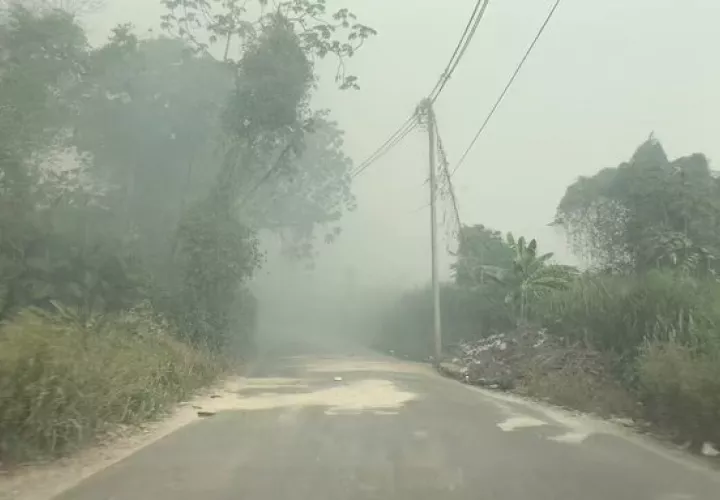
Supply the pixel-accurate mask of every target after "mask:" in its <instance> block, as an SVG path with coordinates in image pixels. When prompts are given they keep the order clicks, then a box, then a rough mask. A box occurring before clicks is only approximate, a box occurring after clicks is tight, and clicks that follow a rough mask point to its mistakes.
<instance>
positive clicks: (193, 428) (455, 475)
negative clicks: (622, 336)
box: [59, 349, 720, 500]
mask: <svg viewBox="0 0 720 500" xmlns="http://www.w3.org/2000/svg"><path fill="white" fill-rule="evenodd" d="M290 351H292V349H290ZM300 351H302V350H297V349H296V350H295V352H280V351H276V352H270V353H269V355H268V358H267V360H266V362H265V363H264V364H262V366H263V368H262V370H259V371H256V373H254V374H253V376H252V377H251V378H250V379H249V380H248V381H247V384H246V385H245V386H243V387H241V388H240V390H239V391H238V392H237V394H236V395H235V394H234V395H233V396H232V397H231V398H229V399H230V400H228V401H226V402H225V403H226V404H227V408H226V410H225V411H221V412H219V413H218V414H216V415H215V416H214V417H210V418H208V419H201V420H198V421H197V422H195V423H192V424H190V425H188V426H186V427H184V428H182V429H180V430H178V431H177V432H175V433H173V434H171V435H169V436H167V437H165V438H163V439H162V440H160V441H158V442H156V443H155V444H153V445H151V446H149V447H147V448H144V449H142V450H140V451H139V452H137V453H136V454H134V455H132V456H131V457H129V458H127V459H125V460H124V461H122V462H119V463H117V464H115V465H114V466H112V467H110V468H108V469H106V470H104V471H102V472H100V473H98V474H96V475H95V476H92V477H91V478H89V479H88V480H86V481H85V482H83V483H81V484H80V485H79V486H78V487H76V488H74V489H73V490H71V491H68V492H66V493H65V494H63V495H61V496H60V497H59V498H60V499H61V500H160V499H168V500H170V499H173V500H231V499H232V500H235V499H238V500H239V499H242V500H286V499H287V500H306V499H307V500H344V499H347V500H355V499H358V500H359V499H368V500H369V499H383V500H390V499H393V500H423V499H433V500H439V499H462V500H608V499H612V500H625V499H627V500H694V499H698V500H700V499H703V500H718V499H720V480H719V479H718V477H719V476H718V473H717V472H714V471H713V470H711V469H710V468H709V467H705V466H704V465H703V464H702V463H701V462H699V461H695V460H694V459H691V458H688V457H684V456H683V455H681V454H679V453H677V452H672V451H667V450H665V449H664V448H662V447H660V446H656V445H653V444H652V443H651V442H649V441H646V440H644V439H642V438H638V437H633V436H632V435H630V434H626V433H625V432H624V431H622V430H621V429H620V428H619V427H616V426H614V425H610V424H607V423H602V422H596V421H593V420H590V419H588V418H575V417H572V416H570V415H568V414H565V413H562V412H559V411H557V410H553V409H550V408H546V407H541V406H537V405H533V404H530V403H527V402H523V401H522V400H514V399H512V398H507V397H504V396H501V395H494V394H492V393H486V392H482V391H478V390H476V389H473V388H470V387H466V386H463V385H461V384H458V383H456V382H453V381H450V380H447V379H443V378H441V377H439V376H436V375H435V374H434V373H433V372H432V371H431V370H429V369H427V368H425V367H422V366H417V365H413V364H410V363H401V362H397V361H393V360H390V359H385V358H381V357H376V356H373V355H368V354H367V353H356V354H355V355H342V356H341V355H335V354H332V353H325V354H324V355H316V354H313V353H312V352H311V351H307V350H305V352H300ZM336 377H340V378H342V380H336ZM226 399H228V398H227V397H226Z"/></svg>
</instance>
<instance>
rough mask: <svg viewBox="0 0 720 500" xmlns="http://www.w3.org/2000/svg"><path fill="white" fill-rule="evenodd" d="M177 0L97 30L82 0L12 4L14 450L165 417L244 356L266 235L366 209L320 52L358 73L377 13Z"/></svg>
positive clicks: (8, 449) (2, 113) (6, 79)
mask: <svg viewBox="0 0 720 500" xmlns="http://www.w3.org/2000/svg"><path fill="white" fill-rule="evenodd" d="M90 3H91V2H69V3H68V5H74V6H76V7H85V6H88V5H90ZM164 4H165V6H166V7H167V15H166V16H164V18H163V19H162V25H163V28H164V30H165V33H166V34H165V35H163V36H158V37H150V38H139V37H138V36H136V35H135V34H134V33H133V30H132V26H131V25H128V24H124V25H119V26H118V27H117V28H115V29H114V30H113V32H112V33H111V34H110V36H109V39H108V41H107V43H105V44H104V45H102V46H100V47H93V46H90V44H89V43H88V41H87V39H86V34H85V32H84V30H83V29H82V27H81V24H80V23H79V20H78V19H77V17H76V13H77V12H80V11H82V9H81V8H79V9H72V11H69V10H67V9H65V10H64V9H61V8H52V7H49V6H51V5H53V3H52V2H45V3H38V4H37V6H35V7H27V5H34V4H22V3H21V2H9V5H7V6H5V7H3V8H2V10H0V321H2V324H3V326H2V331H0V353H2V361H1V363H2V364H1V365H0V460H4V459H7V458H18V457H20V458H23V457H26V456H28V454H35V453H44V452H56V451H58V452H60V451H64V450H66V449H67V448H68V447H70V446H73V445H75V444H78V442H80V441H82V440H84V439H87V438H88V437H92V436H93V435H94V433H95V432H97V431H98V430H102V429H103V428H104V427H105V426H106V425H107V424H112V423H134V422H137V421H140V420H142V419H144V418H148V417H151V416H153V415H155V414H156V413H157V412H158V411H161V410H162V409H164V408H166V406H167V404H169V403H171V402H173V401H176V400H178V399H179V398H182V397H184V396H185V395H186V394H187V393H188V391H190V390H192V389H193V388H196V387H198V386H200V385H202V384H205V383H207V382H208V380H210V379H212V377H213V376H216V375H217V374H218V373H219V371H220V370H219V368H220V366H221V363H220V362H219V361H216V359H217V356H218V354H219V353H223V354H227V352H228V350H232V351H233V354H238V355H241V356H246V355H248V354H249V353H251V351H252V345H253V329H254V323H255V319H254V314H255V313H254V298H253V297H252V295H251V294H250V293H249V291H248V290H247V287H246V284H247V282H248V280H249V279H250V278H251V277H252V276H253V274H254V273H255V272H256V270H257V269H258V268H259V267H260V266H261V265H262V260H263V258H262V249H261V248H260V246H259V233H260V232H261V231H268V232H271V233H272V234H276V235H279V236H282V238H283V241H285V242H286V246H287V249H288V251H289V252H291V253H293V254H294V255H299V256H307V255H309V254H310V253H311V252H312V242H313V241H314V238H315V237H317V236H324V237H325V239H326V240H331V239H332V237H333V236H335V235H336V234H337V232H338V229H337V227H336V223H337V221H338V220H339V218H340V217H341V216H342V215H343V213H344V212H345V211H347V210H350V209H352V208H353V206H354V200H353V197H352V195H351V193H350V189H349V180H350V177H349V170H350V167H351V164H350V161H349V159H348V158H347V157H346V156H345V154H344V153H343V150H342V145H343V144H342V131H341V130H340V129H339V128H338V125H337V124H336V123H334V122H333V121H332V120H331V119H330V116H329V113H328V112H327V111H326V110H316V109H312V107H311V106H310V96H311V93H312V91H313V89H314V88H315V87H316V83H317V82H316V75H315V71H314V62H315V60H317V59H318V58H323V57H326V56H332V57H335V58H337V60H338V68H339V69H338V74H337V82H338V85H339V86H341V87H342V88H347V89H352V88H355V87H357V79H356V78H355V77H354V76H352V75H349V74H346V73H345V67H346V66H345V61H346V60H347V58H349V57H352V55H353V54H354V52H355V51H356V50H357V49H358V48H359V47H360V45H362V43H363V41H364V40H365V39H367V38H368V37H370V36H372V35H373V33H374V32H373V30H372V29H370V28H368V27H366V26H364V25H362V24H360V23H358V22H357V21H356V19H355V16H354V15H353V14H352V13H351V12H349V11H348V10H347V9H341V10H339V11H337V12H329V11H327V9H326V6H325V1H324V0H316V1H307V0H290V1H283V2H276V3H275V5H274V7H272V8H270V7H269V6H268V4H267V2H264V1H263V0H258V2H255V3H254V5H250V4H249V3H248V2H245V3H244V4H243V6H241V5H240V4H239V3H236V2H210V1H206V0H165V1H164ZM251 4H252V2H251ZM23 5H25V6H23ZM58 5H60V4H58ZM63 5H64V4H63ZM251 12H252V14H251ZM128 317H132V318H135V319H133V320H132V321H130V322H129V320H128ZM142 325H144V326H142ZM214 360H215V361H214ZM84 361H87V362H84ZM131 379H132V380H131Z"/></svg>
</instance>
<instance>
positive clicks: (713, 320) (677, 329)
mask: <svg viewBox="0 0 720 500" xmlns="http://www.w3.org/2000/svg"><path fill="white" fill-rule="evenodd" d="M718 297H720V285H718V284H717V283H716V282H698V281H697V280H694V279H692V278H689V277H687V276H684V275H681V274H678V273H675V272H671V271H653V272H650V273H648V274H645V275H640V276H627V277H626V276H609V275H606V276H594V275H591V274H586V275H583V276H582V277H581V278H579V279H577V280H575V281H574V282H573V283H572V285H571V286H570V288H569V289H568V290H565V291H560V292H557V293H554V294H552V295H550V296H548V297H547V298H546V300H545V301H543V303H542V304H541V305H540V306H539V308H538V309H539V310H540V317H541V319H542V321H543V323H544V324H545V325H546V326H547V327H548V328H549V329H550V331H551V332H553V333H556V334H558V335H562V336H564V337H567V338H572V339H575V340H578V341H583V342H585V343H587V344H589V345H593V346H595V347H597V348H599V349H601V350H608V351H613V352H615V353H616V354H617V355H619V356H620V357H622V358H624V359H633V358H634V356H635V355H636V354H637V349H638V348H639V347H640V346H641V345H642V344H643V343H644V342H645V341H650V340H652V341H659V342H662V341H671V340H672V341H678V342H681V343H687V342H691V341H694V340H697V338H698V335H704V333H702V332H709V331H714V330H716V329H717V327H718V325H720V307H718V305H717V299H718Z"/></svg>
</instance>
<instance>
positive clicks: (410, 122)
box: [351, 0, 489, 179]
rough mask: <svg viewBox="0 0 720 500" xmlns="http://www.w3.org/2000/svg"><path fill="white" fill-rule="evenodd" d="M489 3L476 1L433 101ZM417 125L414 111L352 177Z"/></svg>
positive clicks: (366, 167)
mask: <svg viewBox="0 0 720 500" xmlns="http://www.w3.org/2000/svg"><path fill="white" fill-rule="evenodd" d="M488 3H489V0H477V1H476V2H475V7H474V9H473V11H472V14H471V15H470V19H468V22H467V24H466V26H465V29H464V30H463V33H462V35H461V36H460V40H459V41H458V43H457V46H456V47H455V50H454V51H453V53H452V55H451V56H450V60H449V61H448V64H447V66H446V67H445V71H443V73H442V75H441V76H440V78H439V79H438V81H437V83H436V84H435V87H434V88H433V89H432V91H431V92H430V94H429V99H430V101H431V102H435V101H436V100H437V98H438V97H439V96H440V94H441V93H442V91H443V90H444V89H445V86H446V85H447V82H448V81H449V80H450V77H451V76H452V74H453V72H454V71H455V69H456V68H457V66H458V64H459V63H460V60H461V59H462V57H463V56H464V55H465V52H466V51H467V49H468V47H469V45H470V42H471V41H472V39H473V37H474V36H475V32H476V31H477V28H478V26H479V24H480V21H481V20H482V18H483V16H484V14H485V9H486V8H487V6H488ZM416 125H417V114H416V113H414V114H413V115H411V116H410V117H409V118H408V119H407V120H406V121H405V122H404V123H403V124H402V125H400V127H399V128H398V129H397V130H396V131H395V132H394V133H393V134H392V135H391V136H390V137H389V138H388V139H386V140H385V142H384V143H383V144H381V145H380V147H378V148H377V149H376V150H375V151H374V152H373V153H372V154H370V155H369V156H368V157H367V158H366V159H365V160H363V161H362V162H361V163H360V165H359V166H358V167H357V168H356V169H355V170H354V171H353V172H352V174H351V178H353V179H354V178H355V177H357V176H359V175H360V174H362V173H363V172H365V171H366V170H367V169H368V168H369V167H370V166H371V165H372V164H373V163H375V162H376V161H377V160H379V159H380V158H381V157H383V156H384V155H385V154H387V153H388V152H389V151H390V150H391V149H393V148H394V147H395V146H397V145H398V144H399V143H400V142H401V141H402V140H403V139H404V138H405V137H407V135H408V134H409V133H410V132H411V131H412V130H413V129H414V128H415V126H416Z"/></svg>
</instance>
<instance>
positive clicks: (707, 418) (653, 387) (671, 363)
mask: <svg viewBox="0 0 720 500" xmlns="http://www.w3.org/2000/svg"><path fill="white" fill-rule="evenodd" d="M638 376H639V391H640V397H641V399H642V401H643V403H644V405H645V408H646V411H647V418H648V419H649V420H650V421H652V422H654V423H656V424H659V425H661V426H662V427H663V428H666V429H670V430H672V431H674V432H675V433H676V435H677V437H680V438H682V439H686V440H687V439H689V440H690V441H691V443H692V444H693V446H694V447H695V448H696V449H697V448H699V447H700V446H702V443H703V442H704V441H712V442H715V443H720V349H719V348H718V347H717V345H713V344H712V343H706V344H705V345H704V346H702V348H700V347H698V346H696V345H695V346H689V345H681V344H679V343H678V342H675V341H670V342H659V341H653V342H649V343H648V344H647V345H646V346H644V348H643V350H642V353H641V355H640V356H639V358H638Z"/></svg>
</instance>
